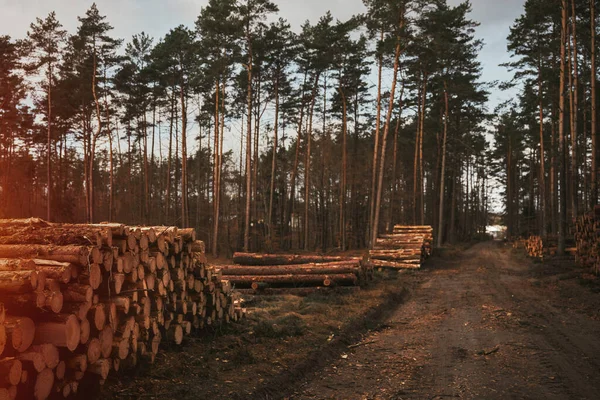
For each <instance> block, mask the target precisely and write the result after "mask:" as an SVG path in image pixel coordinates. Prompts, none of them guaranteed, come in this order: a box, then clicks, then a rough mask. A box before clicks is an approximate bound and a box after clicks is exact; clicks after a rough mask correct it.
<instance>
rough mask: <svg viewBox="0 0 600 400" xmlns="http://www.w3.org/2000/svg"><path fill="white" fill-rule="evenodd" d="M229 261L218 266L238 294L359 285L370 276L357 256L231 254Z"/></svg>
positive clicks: (286, 292) (288, 291)
mask: <svg viewBox="0 0 600 400" xmlns="http://www.w3.org/2000/svg"><path fill="white" fill-rule="evenodd" d="M233 261H234V263H235V264H234V265H220V266H218V268H219V269H220V271H221V273H222V275H223V276H224V277H225V278H226V279H227V280H228V281H229V282H230V283H231V284H233V285H234V286H235V288H236V289H238V288H240V289H239V290H240V291H241V292H242V293H252V294H297V295H306V294H310V293H313V292H315V291H319V290H324V289H325V288H333V287H350V288H359V286H358V285H360V284H361V283H364V282H366V281H368V280H370V279H372V276H373V270H372V268H371V266H370V265H369V264H367V263H364V262H363V260H362V259H361V258H358V257H338V256H321V255H316V254H304V255H297V254H258V253H235V254H234V255H233ZM346 290H351V289H346Z"/></svg>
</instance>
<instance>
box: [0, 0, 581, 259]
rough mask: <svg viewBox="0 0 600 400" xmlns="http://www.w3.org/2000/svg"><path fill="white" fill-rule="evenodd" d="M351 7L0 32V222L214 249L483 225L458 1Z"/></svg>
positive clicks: (482, 172)
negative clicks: (163, 25) (125, 30)
mask: <svg viewBox="0 0 600 400" xmlns="http://www.w3.org/2000/svg"><path fill="white" fill-rule="evenodd" d="M363 1H364V4H365V6H366V10H367V11H366V13H365V14H364V15H357V16H354V17H352V18H350V19H349V20H347V21H338V20H335V19H334V17H333V16H332V15H331V14H330V13H326V14H325V15H323V16H322V17H321V18H320V19H319V20H318V21H317V22H316V23H314V24H312V23H310V22H308V21H307V22H306V23H304V24H303V25H302V27H301V29H300V31H299V32H294V31H293V30H292V29H291V27H290V24H289V23H288V22H287V21H285V20H284V19H281V18H279V19H277V12H278V7H277V6H276V5H275V4H274V3H272V2H271V1H269V0H209V2H208V4H207V5H206V6H205V7H204V8H202V10H201V12H200V15H199V16H198V18H197V20H196V24H195V26H194V27H185V26H178V27H176V28H174V29H172V30H171V31H170V32H168V33H167V34H166V35H165V36H164V37H163V38H160V39H158V40H155V39H153V38H151V37H150V36H148V35H147V34H145V33H143V32H142V33H140V34H137V35H134V36H133V37H132V38H131V39H130V40H129V42H127V43H124V42H123V41H122V40H121V39H117V38H115V37H113V36H112V34H111V32H112V26H111V25H110V23H109V22H108V21H107V20H106V17H105V16H103V15H102V14H101V12H100V11H99V10H98V8H97V7H96V5H95V4H94V5H92V7H91V8H90V9H89V10H88V11H87V12H86V14H85V15H84V16H83V17H80V18H79V27H78V28H77V31H76V32H75V33H73V34H69V33H67V32H66V31H65V30H64V29H63V28H62V25H61V24H60V22H59V21H57V18H56V15H55V13H50V14H49V15H48V16H47V17H46V18H45V19H37V20H36V21H34V22H33V23H32V24H31V26H30V29H29V31H28V33H27V38H26V39H24V40H19V41H14V40H12V39H11V38H9V37H7V36H1V37H0V217H27V216H41V217H44V218H47V219H48V220H51V221H89V222H99V221H120V222H124V223H127V224H152V225H179V226H182V227H195V228H196V229H197V230H198V232H199V235H200V237H201V239H203V240H205V241H206V242H207V244H208V248H209V249H211V252H212V253H213V254H214V255H218V254H219V253H221V254H226V253H229V252H231V251H233V250H236V249H247V250H255V251H271V250H277V249H307V250H320V251H327V250H330V249H332V248H338V249H344V250H345V249H356V248H364V247H368V246H369V244H370V242H371V241H372V240H373V238H374V237H376V235H377V234H378V233H381V232H383V231H387V230H390V229H391V228H392V227H393V225H394V224H396V223H407V224H431V225H433V226H434V228H435V232H436V237H437V241H438V244H442V243H443V242H445V241H457V240H461V239H469V238H471V237H473V236H475V235H477V234H478V233H481V232H483V231H484V230H485V226H486V220H487V210H488V208H489V204H488V203H489V200H488V198H489V191H490V189H489V178H488V174H487V171H486V167H487V165H488V164H489V160H490V157H489V155H490V154H489V152H487V151H486V150H487V147H488V145H487V143H486V139H485V136H484V133H485V124H484V122H485V121H486V120H488V119H489V116H488V115H487V114H486V110H485V103H486V101H487V98H488V92H487V90H488V86H487V85H486V84H484V83H482V82H481V66H480V63H479V62H478V61H477V54H478V52H479V51H480V49H481V47H482V46H483V43H482V42H481V40H478V39H477V38H476V37H475V28H476V27H477V26H478V24H477V23H476V22H474V21H472V20H470V19H469V13H470V11H471V6H470V3H469V2H468V1H467V2H464V3H462V4H460V5H458V6H456V7H451V6H449V5H448V4H447V3H446V1H445V0H363ZM553 43H554V42H553ZM584 45H585V40H581V41H580V43H579V46H580V47H581V46H584ZM544 57H546V55H545V56H544ZM548 63H549V61H548V60H546V61H545V63H544V68H547V67H549V64H548ZM581 72H582V74H581V75H584V70H583V68H582V71H581ZM580 84H581V83H580ZM546 85H548V84H547V83H546ZM544 89H545V90H548V89H546V88H544ZM582 91H583V90H582ZM583 104H585V103H583V102H582V103H581V105H582V108H583ZM544 107H546V108H548V107H549V103H546V102H545V103H544ZM580 124H581V125H583V122H580ZM226 145H228V146H233V147H234V148H235V149H236V151H224V148H225V146H226ZM515 146H516V144H515ZM238 147H239V151H238V150H237V149H238ZM515 149H516V147H515ZM514 152H515V154H516V152H517V150H514ZM578 157H580V156H578ZM511 173H513V172H511ZM523 190H527V188H524V189H523Z"/></svg>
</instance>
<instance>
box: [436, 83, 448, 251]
mask: <svg viewBox="0 0 600 400" xmlns="http://www.w3.org/2000/svg"><path fill="white" fill-rule="evenodd" d="M449 108H450V107H449V104H448V83H447V82H446V80H444V137H443V138H442V169H441V172H440V208H439V211H438V232H437V247H442V243H443V236H444V174H445V172H446V141H447V139H448V118H449Z"/></svg>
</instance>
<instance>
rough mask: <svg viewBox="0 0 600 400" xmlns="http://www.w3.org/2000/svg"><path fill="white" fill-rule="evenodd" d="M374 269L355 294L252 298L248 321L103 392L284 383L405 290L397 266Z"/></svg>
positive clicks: (174, 392) (234, 392)
mask: <svg viewBox="0 0 600 400" xmlns="http://www.w3.org/2000/svg"><path fill="white" fill-rule="evenodd" d="M409 273H413V272H409ZM375 275H376V279H375V282H373V283H372V284H371V285H370V286H369V287H368V288H364V289H363V290H360V291H356V292H353V293H336V292H335V291H332V292H327V293H320V292H319V293H315V294H312V295H309V296H307V297H297V296H264V297H259V296H257V297H254V298H250V297H249V298H248V300H249V302H248V304H247V306H248V315H247V318H246V319H245V320H244V321H242V322H241V323H238V324H233V325H230V326H223V327H213V328H211V329H207V330H205V332H203V334H202V335H201V336H199V337H196V338H187V339H186V340H185V342H184V345H183V346H182V347H180V348H171V349H170V350H169V351H166V352H162V353H161V354H160V355H159V357H158V358H157V360H156V363H155V364H154V365H151V366H144V367H139V368H138V369H137V370H134V371H131V372H130V373H129V374H128V375H125V376H123V375H121V376H119V377H118V378H111V379H110V380H109V382H108V383H107V385H106V386H104V387H103V388H102V390H101V391H100V392H99V398H103V399H110V398H114V399H116V398H119V399H122V398H139V397H141V396H143V397H144V398H148V399H152V398H161V399H165V398H177V399H178V400H185V399H196V398H213V399H231V398H239V399H247V398H252V397H253V393H255V392H256V391H257V390H267V389H268V388H269V387H270V386H273V385H275V386H276V385H277V384H281V382H283V384H287V383H288V382H287V380H286V379H287V378H283V377H284V376H285V374H287V373H288V372H289V371H290V370H294V368H297V367H298V365H301V364H302V363H305V364H306V359H307V357H308V356H309V355H311V354H313V355H314V354H317V355H319V353H318V352H319V351H320V350H323V351H325V352H326V351H327V349H328V347H331V346H332V345H333V344H334V342H335V341H336V339H338V338H340V337H345V336H348V335H349V334H351V335H356V334H359V335H360V333H361V331H363V332H366V331H367V330H368V329H374V328H376V325H377V321H375V320H373V318H371V317H369V316H368V315H370V313H371V314H372V312H373V310H376V309H378V307H379V308H382V307H383V308H385V307H387V306H382V305H384V304H387V303H389V302H390V298H392V297H393V296H395V295H398V293H400V292H402V291H403V285H402V281H403V280H402V273H400V274H399V273H398V272H396V271H376V273H375ZM393 303H394V304H395V302H393ZM365 316H366V317H365ZM348 340H350V339H348ZM342 345H343V346H344V348H345V346H346V344H342ZM315 352H317V353H315ZM288 380H289V379H288ZM276 382H279V383H277V384H276ZM88 393H90V392H88Z"/></svg>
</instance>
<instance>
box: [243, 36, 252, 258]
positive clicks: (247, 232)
mask: <svg viewBox="0 0 600 400" xmlns="http://www.w3.org/2000/svg"><path fill="white" fill-rule="evenodd" d="M248 29H249V28H248ZM247 40H248V65H247V66H246V68H247V69H248V94H247V99H246V100H247V102H248V115H247V118H248V121H246V122H247V132H246V216H245V220H244V251H248V250H249V248H250V201H251V197H252V175H251V174H252V170H251V161H252V43H251V41H250V38H249V37H248V38H247Z"/></svg>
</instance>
